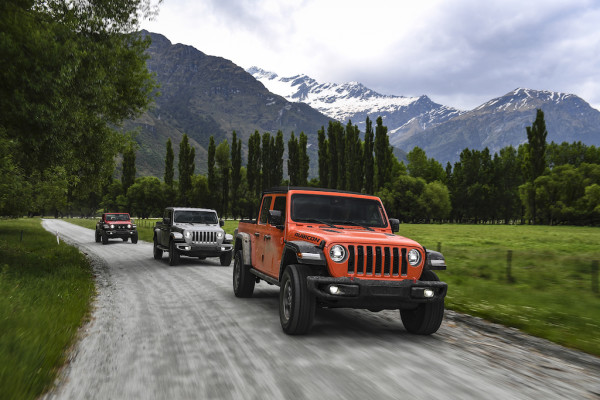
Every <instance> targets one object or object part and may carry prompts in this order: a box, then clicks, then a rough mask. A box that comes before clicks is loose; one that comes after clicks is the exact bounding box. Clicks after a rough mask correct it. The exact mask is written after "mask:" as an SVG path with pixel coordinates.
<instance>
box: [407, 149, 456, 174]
mask: <svg viewBox="0 0 600 400" xmlns="http://www.w3.org/2000/svg"><path fill="white" fill-rule="evenodd" d="M406 157H407V158H408V166H407V168H408V172H409V174H410V176H412V177H415V178H423V179H425V181H426V182H434V181H439V182H446V174H447V172H446V171H444V168H443V167H442V164H440V163H439V162H438V161H437V160H435V159H433V158H429V159H427V155H426V154H425V151H423V150H422V149H421V148H420V147H415V148H413V149H412V150H411V151H410V152H409V153H408V154H407V156H406Z"/></svg>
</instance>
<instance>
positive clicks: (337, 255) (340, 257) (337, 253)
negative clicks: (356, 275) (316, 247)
mask: <svg viewBox="0 0 600 400" xmlns="http://www.w3.org/2000/svg"><path fill="white" fill-rule="evenodd" d="M329 257H331V259H332V260H333V261H335V262H338V263H339V262H342V261H344V259H345V258H346V249H345V248H344V246H340V245H339V244H336V245H334V246H332V247H331V250H329Z"/></svg>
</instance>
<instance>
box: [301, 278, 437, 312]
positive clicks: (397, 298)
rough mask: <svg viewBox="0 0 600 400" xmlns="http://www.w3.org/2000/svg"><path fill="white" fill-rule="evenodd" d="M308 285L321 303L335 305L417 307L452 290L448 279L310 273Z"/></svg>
mask: <svg viewBox="0 0 600 400" xmlns="http://www.w3.org/2000/svg"><path fill="white" fill-rule="evenodd" d="M307 285H308V289H309V290H310V291H311V292H312V293H313V294H314V295H315V297H316V299H317V301H318V302H320V303H321V304H323V305H325V306H327V307H331V308H368V309H404V308H413V307H415V306H417V305H418V304H419V303H427V302H432V301H439V300H443V299H444V297H446V292H447V291H448V284H447V283H445V282H439V281H417V280H410V279H405V280H401V281H384V280H370V279H360V278H354V279H351V278H332V277H326V276H309V277H307ZM331 286H335V287H336V288H337V291H338V293H337V294H332V293H331ZM426 295H431V297H426Z"/></svg>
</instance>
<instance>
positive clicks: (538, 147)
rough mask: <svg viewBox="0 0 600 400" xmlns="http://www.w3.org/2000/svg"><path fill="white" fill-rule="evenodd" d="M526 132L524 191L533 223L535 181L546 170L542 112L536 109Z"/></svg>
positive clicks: (534, 218)
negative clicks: (525, 184)
mask: <svg viewBox="0 0 600 400" xmlns="http://www.w3.org/2000/svg"><path fill="white" fill-rule="evenodd" d="M525 129H526V131H527V140H528V146H527V153H526V159H525V171H526V175H527V181H528V186H527V187H526V188H525V189H524V192H525V193H526V197H527V200H526V201H527V203H528V204H529V208H530V217H531V220H532V221H533V223H534V224H535V223H536V220H537V215H536V214H537V205H536V185H535V180H536V179H537V178H538V177H539V176H540V175H542V174H543V173H544V170H545V169H546V137H547V136H548V131H547V130H546V122H545V121H544V112H543V111H542V110H541V109H539V108H538V109H537V112H536V117H535V121H534V122H533V124H532V125H531V126H527V127H525Z"/></svg>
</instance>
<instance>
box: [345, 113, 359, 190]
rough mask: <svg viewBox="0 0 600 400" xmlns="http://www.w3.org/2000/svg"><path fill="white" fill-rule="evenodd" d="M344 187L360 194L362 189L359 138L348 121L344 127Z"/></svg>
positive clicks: (357, 132)
mask: <svg viewBox="0 0 600 400" xmlns="http://www.w3.org/2000/svg"><path fill="white" fill-rule="evenodd" d="M345 154H346V156H345V166H344V171H345V181H346V182H345V185H344V188H345V189H347V190H351V191H353V192H360V191H361V189H362V187H363V168H362V165H363V160H362V143H361V141H360V137H359V131H358V126H356V125H354V126H353V125H352V121H350V120H349V121H348V124H347V125H346V152H345Z"/></svg>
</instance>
